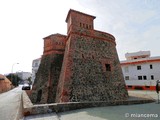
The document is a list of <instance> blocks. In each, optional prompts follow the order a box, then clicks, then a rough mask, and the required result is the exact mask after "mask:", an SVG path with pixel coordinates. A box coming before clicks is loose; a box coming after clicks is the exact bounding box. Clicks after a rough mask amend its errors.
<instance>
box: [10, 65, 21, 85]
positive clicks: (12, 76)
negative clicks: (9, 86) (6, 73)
mask: <svg viewBox="0 0 160 120" xmlns="http://www.w3.org/2000/svg"><path fill="white" fill-rule="evenodd" d="M16 64H19V63H14V64H13V65H12V71H11V82H13V80H12V77H13V67H14V65H16Z"/></svg>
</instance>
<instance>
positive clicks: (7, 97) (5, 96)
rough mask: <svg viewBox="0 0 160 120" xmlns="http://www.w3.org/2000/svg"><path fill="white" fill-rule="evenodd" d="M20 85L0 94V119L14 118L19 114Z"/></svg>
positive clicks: (10, 119)
mask: <svg viewBox="0 0 160 120" xmlns="http://www.w3.org/2000/svg"><path fill="white" fill-rule="evenodd" d="M21 94H22V90H21V87H17V88H14V89H13V90H10V91H8V92H5V93H2V94H0V120H16V119H18V118H17V115H18V116H20V115H21V112H20V111H21V110H22V109H21V107H22V106H21Z"/></svg>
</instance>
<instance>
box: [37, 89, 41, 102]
mask: <svg viewBox="0 0 160 120" xmlns="http://www.w3.org/2000/svg"><path fill="white" fill-rule="evenodd" d="M41 97H42V90H39V91H38V94H37V100H36V102H40V101H41Z"/></svg>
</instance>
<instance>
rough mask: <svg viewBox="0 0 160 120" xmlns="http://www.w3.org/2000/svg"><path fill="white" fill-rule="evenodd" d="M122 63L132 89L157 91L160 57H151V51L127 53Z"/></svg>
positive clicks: (127, 82)
mask: <svg viewBox="0 0 160 120" xmlns="http://www.w3.org/2000/svg"><path fill="white" fill-rule="evenodd" d="M125 57H126V60H124V61H121V67H122V71H123V75H124V79H125V82H126V85H127V87H128V88H131V89H151V90H154V89H155V85H156V80H160V56H158V57H150V51H139V52H134V53H126V54H125Z"/></svg>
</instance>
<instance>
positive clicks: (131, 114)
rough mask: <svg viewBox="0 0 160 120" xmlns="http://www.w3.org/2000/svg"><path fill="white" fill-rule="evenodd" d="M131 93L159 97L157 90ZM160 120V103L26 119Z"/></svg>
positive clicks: (101, 108)
mask: <svg viewBox="0 0 160 120" xmlns="http://www.w3.org/2000/svg"><path fill="white" fill-rule="evenodd" d="M129 94H130V95H134V96H137V97H146V98H152V99H157V94H156V92H155V91H135V90H134V91H129ZM33 119H34V120H160V104H157V103H156V102H154V103H148V104H135V105H119V106H107V107H95V108H87V109H79V110H73V111H68V112H62V113H58V115H56V114H55V113H52V114H43V115H42V114H41V115H33V116H28V117H26V118H25V119H24V120H33Z"/></svg>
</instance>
